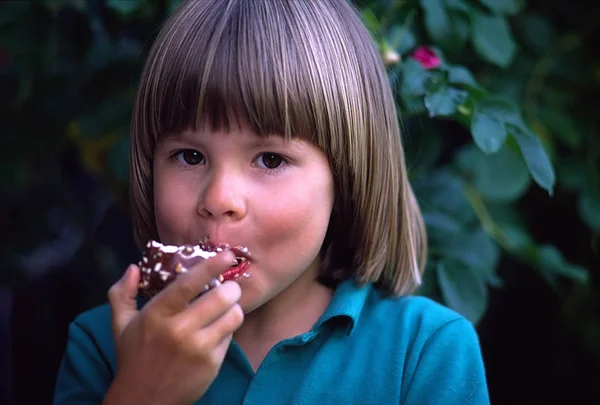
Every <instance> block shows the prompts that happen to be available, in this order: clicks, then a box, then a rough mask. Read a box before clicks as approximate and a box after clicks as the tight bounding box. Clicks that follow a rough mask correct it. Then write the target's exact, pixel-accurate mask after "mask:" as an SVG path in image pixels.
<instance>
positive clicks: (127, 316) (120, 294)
mask: <svg viewBox="0 0 600 405" xmlns="http://www.w3.org/2000/svg"><path fill="white" fill-rule="evenodd" d="M139 282H140V269H139V267H138V266H136V265H135V264H131V265H129V267H128V268H127V270H126V271H125V274H124V275H123V277H121V279H120V280H119V281H117V282H116V283H115V284H113V286H112V287H111V288H110V290H108V302H109V303H110V308H111V310H112V324H113V332H114V334H115V337H117V336H119V335H121V333H123V330H124V329H125V328H126V327H127V325H128V324H129V322H130V321H131V319H133V317H134V316H135V315H136V314H137V313H138V310H137V303H136V300H135V298H136V296H137V292H138V285H139Z"/></svg>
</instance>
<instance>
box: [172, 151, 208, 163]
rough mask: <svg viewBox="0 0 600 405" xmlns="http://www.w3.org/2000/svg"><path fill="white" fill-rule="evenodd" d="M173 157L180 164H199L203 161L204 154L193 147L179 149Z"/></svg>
mask: <svg viewBox="0 0 600 405" xmlns="http://www.w3.org/2000/svg"><path fill="white" fill-rule="evenodd" d="M175 157H176V158H177V160H178V161H179V162H180V163H181V164H184V165H189V166H195V165H199V164H201V163H202V162H203V161H204V156H203V155H202V153H200V152H198V151H197V150H193V149H186V150H184V151H181V152H179V153H178V154H177V155H176V156H175Z"/></svg>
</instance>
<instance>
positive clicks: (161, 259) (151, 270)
mask: <svg viewBox="0 0 600 405" xmlns="http://www.w3.org/2000/svg"><path fill="white" fill-rule="evenodd" d="M226 249H228V250H232V251H233V252H234V253H235V254H236V256H238V257H240V258H241V257H248V256H249V254H248V249H247V248H244V247H240V246H238V247H236V248H230V246H229V245H219V246H216V245H212V244H209V243H200V244H198V245H182V246H173V245H163V244H161V243H159V242H157V241H154V240H150V241H149V242H148V243H147V244H146V248H145V250H144V254H143V256H142V260H141V261H140V262H139V263H138V266H139V267H140V271H141V280H140V285H139V291H138V293H139V294H140V295H142V296H145V297H147V298H152V297H153V296H155V295H156V294H158V293H159V292H160V291H161V290H162V289H163V288H165V287H166V286H167V285H169V284H170V283H172V282H173V281H175V279H176V278H177V276H178V275H179V274H182V273H186V272H187V271H188V270H189V269H191V268H192V267H194V266H195V265H196V264H198V263H200V262H201V261H203V260H206V259H208V258H210V257H213V256H216V254H217V253H216V252H220V251H222V250H226ZM224 274H225V275H226V276H227V275H228V274H227V272H225V273H224ZM238 276H239V275H236V276H235V277H231V278H229V277H225V278H224V277H223V276H220V277H219V279H218V280H217V279H213V280H211V282H210V283H209V284H207V285H206V286H205V287H204V291H203V292H205V291H208V290H209V289H211V288H214V287H216V286H218V285H220V284H221V283H222V282H223V281H224V280H225V279H234V278H238ZM243 276H244V277H247V276H248V275H247V274H243Z"/></svg>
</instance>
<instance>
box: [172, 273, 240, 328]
mask: <svg viewBox="0 0 600 405" xmlns="http://www.w3.org/2000/svg"><path fill="white" fill-rule="evenodd" d="M241 296H242V289H241V288H240V286H239V285H238V283H236V282H235V281H226V282H225V283H223V284H222V285H220V286H218V287H216V288H213V289H212V290H210V291H208V292H207V293H205V294H203V295H202V296H201V297H199V298H198V299H196V300H194V301H193V302H192V303H191V304H189V305H188V306H187V307H186V309H185V310H183V311H182V312H181V313H179V314H178V315H177V316H178V317H179V318H180V319H179V322H181V323H183V324H186V326H189V327H190V328H191V329H200V328H204V327H206V326H208V325H209V324H211V323H213V322H215V321H216V320H217V319H219V318H220V317H222V316H223V315H224V314H225V313H227V311H229V310H230V309H231V307H232V306H234V305H235V304H236V303H237V302H238V301H239V299H240V297H241Z"/></svg>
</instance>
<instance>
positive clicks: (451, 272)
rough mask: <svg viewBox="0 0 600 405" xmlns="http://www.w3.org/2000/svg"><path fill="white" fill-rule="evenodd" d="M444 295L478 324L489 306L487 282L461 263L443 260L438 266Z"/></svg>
mask: <svg viewBox="0 0 600 405" xmlns="http://www.w3.org/2000/svg"><path fill="white" fill-rule="evenodd" d="M436 275H437V278H438V282H439V285H440V289H441V292H442V297H443V299H444V301H445V303H446V305H448V306H449V307H450V308H452V309H454V310H455V311H457V312H458V313H460V314H461V315H463V316H464V317H465V318H467V319H468V320H469V321H471V322H472V323H473V324H477V323H478V322H479V320H480V319H481V317H482V316H483V313H484V312H485V310H486V308H487V301H488V292H487V288H486V285H485V283H484V282H483V280H481V279H480V278H479V277H477V275H475V274H474V273H473V272H472V271H470V270H469V269H468V268H466V267H464V266H462V265H461V264H460V263H456V262H454V261H443V262H440V263H438V265H437V266H436Z"/></svg>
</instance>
